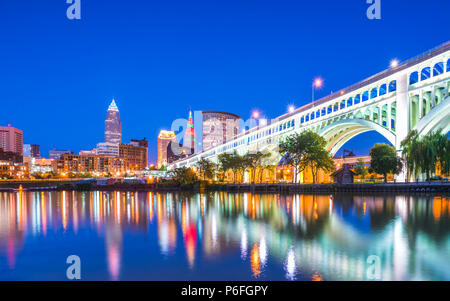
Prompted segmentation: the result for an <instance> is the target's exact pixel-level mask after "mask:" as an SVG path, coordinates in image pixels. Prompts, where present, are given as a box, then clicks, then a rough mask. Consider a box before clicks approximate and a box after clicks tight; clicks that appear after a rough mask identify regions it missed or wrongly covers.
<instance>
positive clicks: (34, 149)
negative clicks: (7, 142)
mask: <svg viewBox="0 0 450 301" xmlns="http://www.w3.org/2000/svg"><path fill="white" fill-rule="evenodd" d="M23 155H24V157H30V158H40V157H41V147H40V146H39V145H37V144H24V145H23Z"/></svg>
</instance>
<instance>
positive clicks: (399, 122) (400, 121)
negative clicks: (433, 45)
mask: <svg viewBox="0 0 450 301" xmlns="http://www.w3.org/2000/svg"><path fill="white" fill-rule="evenodd" d="M396 101H397V108H396V129H395V132H396V135H395V137H396V138H395V149H396V150H397V152H399V151H401V146H400V144H401V142H402V140H403V139H405V138H406V136H407V135H408V133H409V131H410V123H409V116H410V106H409V99H408V74H407V73H406V72H403V73H401V74H400V75H399V76H398V78H397V97H396ZM398 155H400V153H398ZM406 174H407V173H406V168H405V167H404V168H403V171H402V172H401V173H400V174H398V175H397V176H396V181H398V182H403V181H405V180H406Z"/></svg>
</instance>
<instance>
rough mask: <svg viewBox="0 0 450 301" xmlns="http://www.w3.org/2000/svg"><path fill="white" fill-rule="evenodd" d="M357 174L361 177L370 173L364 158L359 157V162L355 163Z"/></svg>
mask: <svg viewBox="0 0 450 301" xmlns="http://www.w3.org/2000/svg"><path fill="white" fill-rule="evenodd" d="M354 171H355V174H356V175H359V176H361V178H363V179H364V178H365V176H366V175H367V174H368V173H369V172H368V171H367V168H366V164H365V163H364V161H363V160H362V159H358V162H357V163H356V165H355V170H354Z"/></svg>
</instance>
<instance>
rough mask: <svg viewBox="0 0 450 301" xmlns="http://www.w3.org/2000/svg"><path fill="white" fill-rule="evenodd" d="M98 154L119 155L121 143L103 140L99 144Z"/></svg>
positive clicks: (105, 155)
mask: <svg viewBox="0 0 450 301" xmlns="http://www.w3.org/2000/svg"><path fill="white" fill-rule="evenodd" d="M97 155H99V156H104V157H119V144H115V143H109V142H101V143H99V144H97Z"/></svg>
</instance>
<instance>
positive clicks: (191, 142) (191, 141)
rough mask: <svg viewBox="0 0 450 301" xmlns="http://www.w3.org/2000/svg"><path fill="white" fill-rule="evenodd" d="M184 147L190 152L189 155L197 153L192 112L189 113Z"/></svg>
mask: <svg viewBox="0 0 450 301" xmlns="http://www.w3.org/2000/svg"><path fill="white" fill-rule="evenodd" d="M183 147H184V148H186V149H187V150H188V152H189V154H188V155H190V154H193V153H195V130H194V121H193V118H192V111H189V119H188V123H187V128H186V131H185V133H184V140H183Z"/></svg>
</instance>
